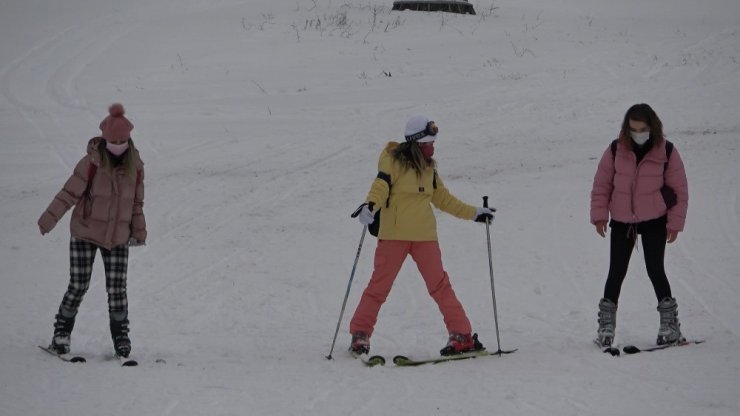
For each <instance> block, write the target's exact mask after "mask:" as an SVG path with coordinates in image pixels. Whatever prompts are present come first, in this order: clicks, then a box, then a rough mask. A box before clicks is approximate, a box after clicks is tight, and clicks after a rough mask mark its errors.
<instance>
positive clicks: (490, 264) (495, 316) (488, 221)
mask: <svg viewBox="0 0 740 416" xmlns="http://www.w3.org/2000/svg"><path fill="white" fill-rule="evenodd" d="M483 207H485V208H488V197H487V196H484V197H483ZM486 237H487V241H488V270H489V272H490V274H491V298H492V299H493V321H494V322H495V324H496V344H497V345H498V351H497V353H498V354H501V353H502V351H501V339H500V337H499V331H498V312H497V311H496V289H494V285H493V259H492V257H491V219H490V218H486Z"/></svg>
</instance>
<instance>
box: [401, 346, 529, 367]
mask: <svg viewBox="0 0 740 416" xmlns="http://www.w3.org/2000/svg"><path fill="white" fill-rule="evenodd" d="M516 351H517V349H513V350H499V351H495V352H494V351H486V350H480V351H472V352H464V353H461V354H455V355H443V356H441V357H436V358H427V359H423V360H415V359H413V358H409V357H406V356H403V355H396V356H395V357H393V364H395V365H397V366H398V367H416V366H420V365H424V364H439V363H444V362H448V361H458V360H467V359H470V358H478V357H488V356H491V355H504V354H511V353H514V352H516Z"/></svg>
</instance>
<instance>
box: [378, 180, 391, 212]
mask: <svg viewBox="0 0 740 416" xmlns="http://www.w3.org/2000/svg"><path fill="white" fill-rule="evenodd" d="M378 179H381V180H384V181H385V182H386V183H387V184H388V199H386V200H385V206H386V208H387V207H389V206H390V204H391V186H392V185H391V175H389V174H387V173H385V172H378Z"/></svg>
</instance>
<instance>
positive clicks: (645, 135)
mask: <svg viewBox="0 0 740 416" xmlns="http://www.w3.org/2000/svg"><path fill="white" fill-rule="evenodd" d="M630 135H631V136H632V140H634V141H635V143H637V144H639V145H640V146H642V145H643V144H645V142H647V141H648V139H649V138H650V132H649V131H643V132H640V133H638V132H636V131H631V132H630Z"/></svg>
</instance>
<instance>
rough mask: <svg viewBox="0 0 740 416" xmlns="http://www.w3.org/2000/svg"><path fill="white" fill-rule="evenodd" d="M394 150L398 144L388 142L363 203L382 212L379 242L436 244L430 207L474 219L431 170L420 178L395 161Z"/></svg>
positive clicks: (469, 209) (470, 210)
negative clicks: (399, 241)
mask: <svg viewBox="0 0 740 416" xmlns="http://www.w3.org/2000/svg"><path fill="white" fill-rule="evenodd" d="M396 147H398V143H397V142H388V144H387V145H386V147H385V149H383V151H382V152H381V153H380V158H379V159H378V177H377V178H375V180H374V181H373V183H372V186H371V187H370V192H368V194H367V199H366V202H367V203H370V202H372V203H373V204H374V205H375V209H376V210H377V209H380V210H381V212H380V218H381V219H380V231H379V232H378V239H379V240H403V241H437V221H436V219H435V217H434V212H433V211H432V206H431V205H434V206H435V207H437V208H438V209H440V210H442V211H444V212H446V213H448V214H451V215H454V216H455V217H458V218H462V219H465V220H472V219H474V218H475V212H476V209H475V207H474V206H472V205H468V204H466V203H464V202H462V201H460V200H459V199H457V198H456V197H455V196H454V195H452V194H451V193H450V191H448V190H447V188H446V187H445V185H444V182H442V179H441V178H440V177H439V175H438V174H437V172H436V171H435V170H434V169H433V168H431V167H428V168H427V169H426V170H424V171H423V172H422V174H421V176H419V175H417V174H416V172H415V171H414V170H413V169H406V168H404V167H403V166H402V165H401V164H400V163H399V162H397V161H395V160H394V159H393V156H392V155H391V152H392V151H393V149H395V148H396Z"/></svg>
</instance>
